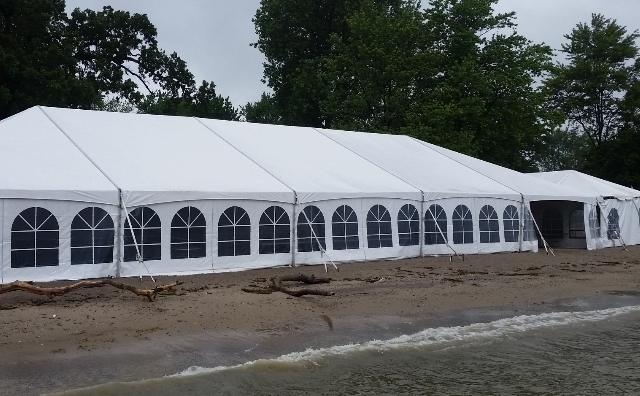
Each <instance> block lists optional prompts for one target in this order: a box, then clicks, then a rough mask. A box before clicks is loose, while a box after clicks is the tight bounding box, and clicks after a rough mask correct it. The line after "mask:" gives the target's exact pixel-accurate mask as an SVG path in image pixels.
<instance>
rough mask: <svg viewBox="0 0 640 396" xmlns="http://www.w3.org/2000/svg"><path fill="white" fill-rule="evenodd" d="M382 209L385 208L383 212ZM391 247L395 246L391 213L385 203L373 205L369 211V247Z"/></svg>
mask: <svg viewBox="0 0 640 396" xmlns="http://www.w3.org/2000/svg"><path fill="white" fill-rule="evenodd" d="M381 209H384V210H383V211H382V213H380V210H381ZM387 231H388V232H387ZM390 247H393V226H392V224H391V214H390V213H389V211H388V210H387V208H386V207H385V206H384V205H380V204H376V205H373V206H372V207H371V208H370V209H369V211H368V212H367V248H369V249H382V248H390Z"/></svg>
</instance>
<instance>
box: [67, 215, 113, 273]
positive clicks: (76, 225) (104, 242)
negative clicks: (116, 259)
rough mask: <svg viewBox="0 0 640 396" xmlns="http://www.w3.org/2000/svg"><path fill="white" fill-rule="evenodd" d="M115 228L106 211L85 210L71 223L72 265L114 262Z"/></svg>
mask: <svg viewBox="0 0 640 396" xmlns="http://www.w3.org/2000/svg"><path fill="white" fill-rule="evenodd" d="M114 237H115V228H114V227H113V219H111V216H109V213H107V212H106V211H105V210H104V209H100V208H96V207H91V208H85V209H82V210H81V211H80V213H78V214H77V215H76V217H75V218H74V219H73V221H72V222H71V264H102V263H112V262H113V244H114Z"/></svg>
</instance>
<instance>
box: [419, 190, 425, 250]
mask: <svg viewBox="0 0 640 396" xmlns="http://www.w3.org/2000/svg"><path fill="white" fill-rule="evenodd" d="M420 192H421V193H422V201H420V215H419V216H418V219H420V227H419V229H420V257H424V191H422V190H421V191H420Z"/></svg>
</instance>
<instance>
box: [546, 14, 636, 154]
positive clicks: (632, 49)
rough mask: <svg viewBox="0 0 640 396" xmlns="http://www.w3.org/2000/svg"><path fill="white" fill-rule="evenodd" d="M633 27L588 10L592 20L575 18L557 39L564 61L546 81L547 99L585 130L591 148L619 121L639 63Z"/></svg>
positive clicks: (615, 130)
mask: <svg viewBox="0 0 640 396" xmlns="http://www.w3.org/2000/svg"><path fill="white" fill-rule="evenodd" d="M638 37H640V36H639V35H638V34H637V33H636V32H634V33H631V34H627V30H626V28H624V27H622V26H620V25H618V24H617V23H616V21H615V20H611V19H606V18H605V17H604V16H602V15H595V14H594V15H593V16H592V18H591V24H584V23H580V24H578V26H576V27H575V28H574V29H573V31H572V32H571V34H568V35H565V38H566V39H567V40H569V42H568V43H566V44H563V45H562V51H563V52H564V53H565V54H566V56H567V60H568V61H569V63H568V64H566V65H563V64H560V65H558V67H557V68H556V69H555V70H554V72H553V75H552V77H551V78H550V79H549V80H547V81H546V83H545V84H546V86H547V89H548V92H549V104H550V106H551V107H553V108H555V109H558V110H559V111H560V112H561V113H562V114H563V115H564V116H565V117H566V121H567V123H568V125H569V126H570V127H571V128H573V129H576V130H577V131H579V133H583V134H585V135H586V136H587V137H588V138H589V141H590V142H591V145H592V146H593V147H594V149H595V148H597V147H598V146H600V145H601V144H603V143H605V142H607V141H609V140H611V139H614V138H615V137H616V135H617V133H618V131H619V129H620V128H621V126H622V122H623V120H622V119H623V114H622V112H623V110H622V109H621V103H622V101H623V100H624V95H625V93H626V91H627V90H628V88H629V87H630V85H631V84H633V82H634V81H637V80H638V73H639V72H640V63H639V62H637V61H636V62H634V60H635V57H636V56H637V55H638V47H637V45H636V43H635V40H636V39H637V38H638Z"/></svg>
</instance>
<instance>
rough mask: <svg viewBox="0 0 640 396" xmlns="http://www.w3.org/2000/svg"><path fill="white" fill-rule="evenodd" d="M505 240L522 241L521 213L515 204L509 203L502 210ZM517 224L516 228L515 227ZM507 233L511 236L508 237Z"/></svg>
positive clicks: (507, 241) (508, 241) (509, 241)
mask: <svg viewBox="0 0 640 396" xmlns="http://www.w3.org/2000/svg"><path fill="white" fill-rule="evenodd" d="M502 223H503V229H504V231H503V233H504V241H505V242H506V243H514V242H519V241H520V213H519V211H518V208H517V207H516V206H515V205H507V207H506V208H504V211H502ZM514 224H515V228H514ZM507 235H508V236H509V237H507Z"/></svg>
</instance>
